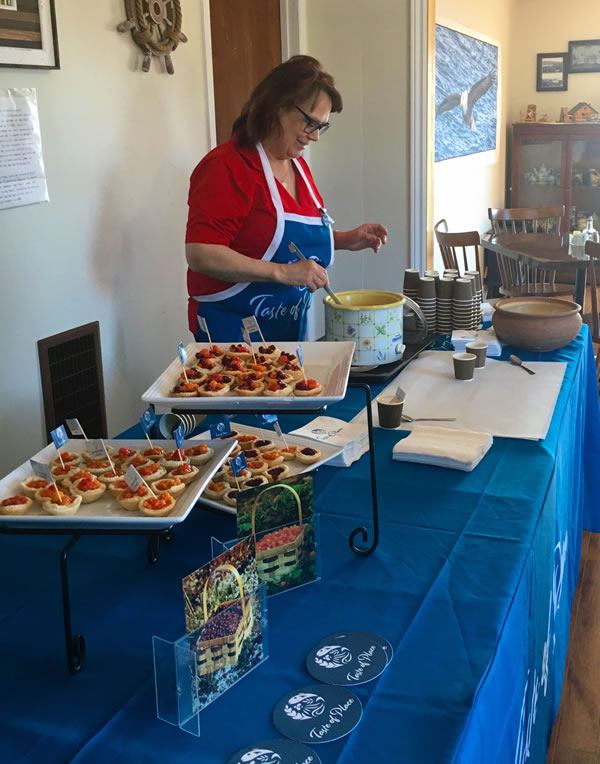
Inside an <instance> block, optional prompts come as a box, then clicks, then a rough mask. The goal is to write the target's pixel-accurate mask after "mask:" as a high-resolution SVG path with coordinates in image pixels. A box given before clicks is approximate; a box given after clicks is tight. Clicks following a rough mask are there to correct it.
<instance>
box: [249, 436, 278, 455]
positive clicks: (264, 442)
mask: <svg viewBox="0 0 600 764" xmlns="http://www.w3.org/2000/svg"><path fill="white" fill-rule="evenodd" d="M274 447H275V443H273V441H272V440H269V439H268V438H262V439H261V440H257V441H256V442H255V443H254V448H255V449H256V450H257V451H259V452H262V451H272V450H273V448H274Z"/></svg>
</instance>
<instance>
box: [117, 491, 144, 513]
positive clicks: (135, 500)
mask: <svg viewBox="0 0 600 764" xmlns="http://www.w3.org/2000/svg"><path fill="white" fill-rule="evenodd" d="M149 496H150V491H149V490H148V488H147V487H146V486H145V485H141V486H139V487H138V489H137V491H132V490H131V488H129V487H127V488H126V489H125V490H124V491H119V493H118V494H117V495H116V499H117V502H118V503H119V505H120V506H121V507H123V509H126V510H127V511H128V512H135V511H136V510H138V509H139V507H140V499H146V498H148V497H149Z"/></svg>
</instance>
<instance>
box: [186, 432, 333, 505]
mask: <svg viewBox="0 0 600 764" xmlns="http://www.w3.org/2000/svg"><path fill="white" fill-rule="evenodd" d="M231 429H232V430H235V431H236V432H239V433H240V434H241V433H250V434H252V435H256V436H257V438H259V439H263V438H268V439H269V440H272V441H273V443H274V444H275V448H277V447H283V445H284V444H283V441H282V440H281V438H278V437H277V434H276V433H274V432H273V430H267V429H264V430H261V429H259V428H258V427H251V426H249V425H245V424H238V422H232V423H231ZM192 440H210V432H209V431H206V432H201V433H200V434H199V435H196V436H195V437H193V438H192ZM231 441H233V438H232V439H231ZM231 441H229V440H227V441H225V442H231ZM285 441H286V443H288V444H289V445H291V446H301V447H302V448H318V449H319V451H320V452H321V458H320V459H319V461H317V462H314V463H313V464H303V463H302V462H299V461H297V460H296V459H291V460H289V461H285V462H284V464H285V465H287V466H288V467H289V468H290V472H289V475H287V477H286V478H285V479H286V480H287V479H288V478H290V477H292V476H293V475H300V474H301V473H303V472H312V470H316V469H317V467H321V466H322V465H323V464H326V463H327V462H328V461H330V460H331V459H333V458H334V457H336V456H337V455H338V454H341V453H342V451H343V448H341V447H340V446H332V445H330V444H328V443H321V442H319V441H316V440H312V439H311V438H303V437H301V436H299V435H285ZM232 487H234V486H232ZM200 501H201V502H202V504H207V505H208V506H209V507H213V508H214V509H220V510H221V511H223V512H229V513H230V514H232V515H235V514H236V508H235V507H230V506H229V504H226V503H225V502H224V501H220V500H219V499H210V498H208V496H201V497H200Z"/></svg>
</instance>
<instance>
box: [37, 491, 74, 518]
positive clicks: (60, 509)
mask: <svg viewBox="0 0 600 764" xmlns="http://www.w3.org/2000/svg"><path fill="white" fill-rule="evenodd" d="M80 506H81V496H67V494H62V495H61V503H60V504H59V503H57V501H56V497H55V499H54V501H52V499H50V500H48V501H45V502H44V503H43V504H42V508H43V509H44V511H45V512H48V514H49V515H58V516H61V515H63V516H64V515H74V514H75V513H76V512H77V510H78V509H79V507H80Z"/></svg>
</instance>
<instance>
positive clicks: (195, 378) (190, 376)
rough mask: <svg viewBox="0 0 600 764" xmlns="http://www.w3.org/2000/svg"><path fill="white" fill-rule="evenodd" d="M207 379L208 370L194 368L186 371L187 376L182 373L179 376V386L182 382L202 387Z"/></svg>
mask: <svg viewBox="0 0 600 764" xmlns="http://www.w3.org/2000/svg"><path fill="white" fill-rule="evenodd" d="M186 377H187V379H186ZM207 377H208V373H207V370H206V369H201V368H199V367H198V366H192V367H190V368H189V369H186V370H185V374H184V373H183V372H181V374H180V375H179V384H181V383H182V382H193V383H194V384H195V385H201V384H202V383H203V382H206V379H207Z"/></svg>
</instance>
